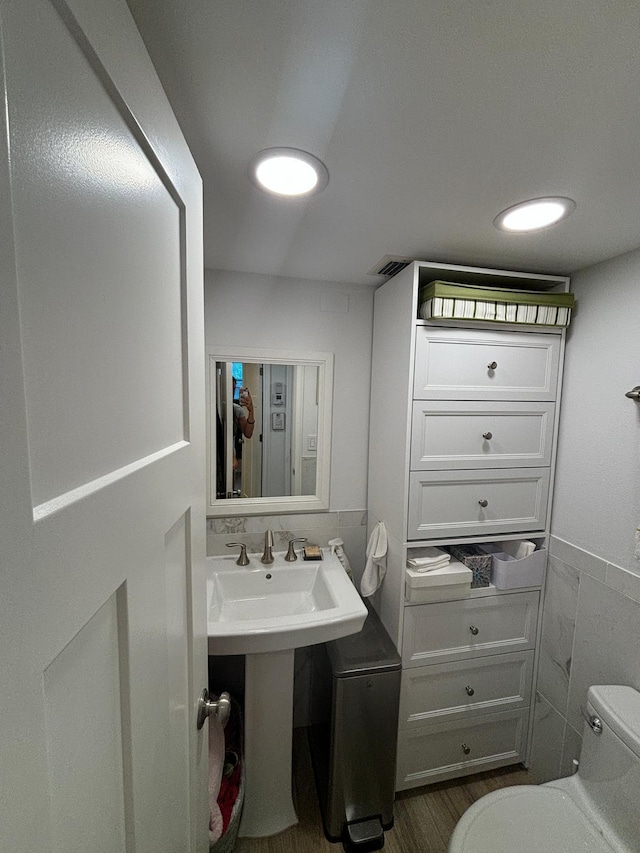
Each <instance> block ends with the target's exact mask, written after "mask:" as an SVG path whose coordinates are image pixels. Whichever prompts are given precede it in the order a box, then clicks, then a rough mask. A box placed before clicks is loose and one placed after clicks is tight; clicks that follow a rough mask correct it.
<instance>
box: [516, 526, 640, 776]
mask: <svg viewBox="0 0 640 853" xmlns="http://www.w3.org/2000/svg"><path fill="white" fill-rule="evenodd" d="M592 684H628V685H630V686H631V687H635V688H636V689H637V690H640V577H639V576H638V575H635V574H633V573H632V572H629V571H626V570H625V569H622V568H620V567H619V566H616V565H614V564H613V563H608V562H607V561H606V560H603V559H602V558H600V557H598V556H596V555H595V554H590V553H589V552H587V551H583V550H582V549H581V548H577V547H576V546H575V545H572V544H570V543H569V542H565V541H564V540H563V539H560V538H558V537H557V536H552V537H551V541H550V556H549V562H548V566H547V585H546V592H545V601H544V608H543V619H542V641H541V647H540V661H539V667H538V685H537V695H536V706H535V716H534V732H533V746H532V754H531V763H530V768H529V769H530V771H531V772H532V774H533V775H534V778H535V780H536V781H537V782H546V781H549V780H551V779H557V778H558V777H560V776H568V775H569V774H571V773H572V772H573V771H574V770H575V765H574V764H573V761H574V759H575V760H577V759H578V757H579V754H580V747H581V745H582V715H581V711H580V708H581V706H582V707H584V706H585V704H586V699H587V689H588V688H589V686H590V685H592Z"/></svg>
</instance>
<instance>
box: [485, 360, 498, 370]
mask: <svg viewBox="0 0 640 853" xmlns="http://www.w3.org/2000/svg"><path fill="white" fill-rule="evenodd" d="M497 366H498V362H497V361H490V362H489V364H488V365H487V367H488V368H489V370H495V369H496V367H497Z"/></svg>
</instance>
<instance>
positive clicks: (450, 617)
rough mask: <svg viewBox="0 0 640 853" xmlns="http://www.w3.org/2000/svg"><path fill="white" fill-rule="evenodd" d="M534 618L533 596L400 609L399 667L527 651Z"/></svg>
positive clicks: (535, 604)
mask: <svg viewBox="0 0 640 853" xmlns="http://www.w3.org/2000/svg"><path fill="white" fill-rule="evenodd" d="M537 620H538V593H537V592H516V593H509V594H506V595H488V596H484V597H477V598H462V599H458V600H457V601H444V602H438V603H436V604H416V605H412V606H410V607H405V609H404V631H403V642H402V664H403V666H404V667H409V666H422V665H424V664H430V663H445V662H447V661H452V660H461V659H462V658H473V657H483V656H485V655H492V654H496V653H498V652H505V653H506V652H519V651H525V650H528V649H532V648H533V647H534V645H535V638H536V623H537Z"/></svg>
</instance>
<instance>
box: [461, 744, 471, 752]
mask: <svg viewBox="0 0 640 853" xmlns="http://www.w3.org/2000/svg"><path fill="white" fill-rule="evenodd" d="M462 751H463V752H464V754H465V755H469V753H470V752H471V747H470V746H467V745H466V743H463V744H462Z"/></svg>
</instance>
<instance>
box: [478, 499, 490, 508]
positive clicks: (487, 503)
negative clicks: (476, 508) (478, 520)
mask: <svg viewBox="0 0 640 853" xmlns="http://www.w3.org/2000/svg"><path fill="white" fill-rule="evenodd" d="M478 503H479V504H480V506H481V507H485V506H489V501H486V500H485V499H484V498H483V499H482V500H481V501H478Z"/></svg>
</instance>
